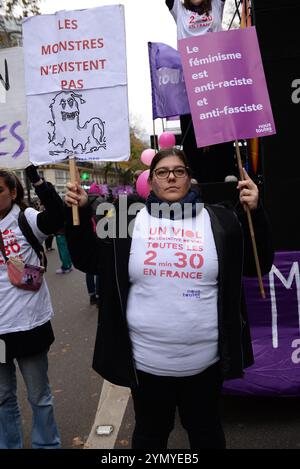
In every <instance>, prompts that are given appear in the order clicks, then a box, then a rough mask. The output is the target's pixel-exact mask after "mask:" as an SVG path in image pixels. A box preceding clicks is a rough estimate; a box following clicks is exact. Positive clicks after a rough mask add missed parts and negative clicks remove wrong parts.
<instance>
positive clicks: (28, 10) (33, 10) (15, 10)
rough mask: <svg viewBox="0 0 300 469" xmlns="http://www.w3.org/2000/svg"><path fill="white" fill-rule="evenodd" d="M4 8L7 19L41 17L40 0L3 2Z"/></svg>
mask: <svg viewBox="0 0 300 469" xmlns="http://www.w3.org/2000/svg"><path fill="white" fill-rule="evenodd" d="M2 3H3V7H4V11H5V15H6V16H7V17H10V18H11V17H14V18H19V19H20V18H23V17H26V16H30V15H39V14H40V9H39V4H40V0H3V1H2Z"/></svg>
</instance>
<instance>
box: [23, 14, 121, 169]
mask: <svg viewBox="0 0 300 469" xmlns="http://www.w3.org/2000/svg"><path fill="white" fill-rule="evenodd" d="M23 36H24V56H25V80H26V94H27V106H28V124H29V149H30V160H31V161H32V162H34V163H35V164H44V163H51V162H54V161H60V160H63V159H65V158H67V157H68V156H70V155H74V156H75V157H76V159H78V160H80V161H84V160H88V161H92V160H100V161H124V160H127V159H128V158H129V156H130V142H129V117H128V97H127V70H126V41H125V21H124V7H123V6H122V5H113V6H104V7H98V8H92V9H88V10H76V11H60V12H57V13H56V14H54V15H41V16H35V17H31V18H29V19H26V20H25V22H24V23H23Z"/></svg>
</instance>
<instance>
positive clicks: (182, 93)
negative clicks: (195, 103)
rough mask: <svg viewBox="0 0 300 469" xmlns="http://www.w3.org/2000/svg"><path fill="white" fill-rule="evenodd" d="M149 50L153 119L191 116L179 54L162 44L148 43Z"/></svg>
mask: <svg viewBox="0 0 300 469" xmlns="http://www.w3.org/2000/svg"><path fill="white" fill-rule="evenodd" d="M148 49H149V64H150V75H151V88H152V115H153V119H157V118H158V117H171V116H177V115H180V114H189V112H190V108H189V103H188V97H187V92H186V88H185V83H184V78H183V71H182V64H181V59H180V56H179V53H178V52H177V50H175V49H173V48H172V47H170V46H167V45H166V44H163V43H160V42H148Z"/></svg>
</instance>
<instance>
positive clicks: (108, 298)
mask: <svg viewBox="0 0 300 469" xmlns="http://www.w3.org/2000/svg"><path fill="white" fill-rule="evenodd" d="M244 176H245V180H244V181H240V182H239V183H238V188H239V190H240V201H241V203H242V204H247V205H248V206H249V208H250V210H251V211H252V213H253V221H254V225H255V230H256V236H257V245H258V252H259V256H260V260H261V268H262V272H264V273H265V272H266V271H269V270H270V268H271V266H272V260H273V251H272V248H271V245H270V236H269V229H268V224H267V222H266V219H265V216H264V211H263V209H262V208H261V207H258V189H257V186H256V185H255V183H254V182H253V181H252V180H251V179H250V178H249V176H248V175H247V173H246V172H245V173H244ZM149 184H150V186H151V189H152V191H151V193H150V195H149V197H148V198H147V201H146V206H144V207H142V206H141V204H139V205H138V206H135V208H133V204H131V205H130V206H129V208H128V212H127V214H126V211H125V209H124V208H123V202H122V203H121V201H120V204H119V207H118V208H117V210H112V212H114V213H115V215H112V216H111V217H110V218H108V219H107V222H108V224H109V225H110V226H111V223H112V224H113V223H115V224H116V226H115V229H114V228H113V227H112V229H111V232H110V234H109V232H106V233H104V232H103V233H102V232H101V230H98V227H97V233H98V236H99V238H97V236H96V235H95V233H94V232H93V228H92V225H91V223H90V221H89V220H90V217H91V210H90V209H91V208H90V207H89V206H88V197H87V194H86V193H85V191H84V189H83V188H81V187H80V185H79V184H78V183H74V184H73V183H69V184H68V186H67V187H68V191H67V193H66V196H65V201H66V203H67V205H69V206H70V207H71V206H72V205H77V206H79V209H80V219H81V225H80V226H76V227H74V226H73V225H72V221H71V213H72V211H71V210H69V211H68V214H67V225H66V235H67V239H68V244H69V249H70V254H71V257H72V260H73V262H74V265H75V266H76V267H77V268H79V269H80V270H82V271H84V272H93V273H100V274H101V279H103V298H102V302H101V305H100V314H99V323H98V329H97V338H96V345H95V352H94V362H93V367H94V369H95V370H96V371H97V372H98V373H99V374H101V375H102V376H103V377H104V378H105V379H107V380H108V381H111V382H112V383H114V384H117V385H121V386H129V387H131V390H132V397H133V403H134V409H135V420H136V425H135V430H134V433H133V438H132V448H135V449H151V450H162V449H166V448H167V443H168V438H169V434H170V432H171V430H172V428H173V426H174V419H175V410H176V407H178V410H179V415H180V419H181V422H182V425H183V427H184V428H185V429H186V430H187V432H188V436H189V440H190V446H191V448H192V449H194V450H199V449H208V448H210V449H212V448H215V449H216V448H219V449H220V448H224V447H225V438H224V432H223V429H222V425H221V421H220V416H219V408H218V403H219V398H220V394H221V388H222V381H223V379H231V378H237V377H241V376H242V374H243V369H244V368H246V367H248V366H250V365H251V364H252V363H253V353H252V348H251V341H250V335H249V325H248V321H247V313H246V306H245V302H244V300H243V294H242V274H243V271H244V273H246V274H247V275H252V276H253V275H255V273H256V270H255V262H254V259H253V256H252V255H251V248H252V246H251V237H250V234H249V230H248V228H247V216H246V213H245V211H244V210H243V208H242V206H240V211H239V213H238V216H237V214H236V213H235V212H234V211H233V209H232V208H230V207H226V206H224V205H218V206H212V205H207V206H206V205H205V206H204V205H203V204H202V203H201V200H200V199H199V193H198V191H197V190H195V189H193V188H192V187H191V176H190V169H189V167H188V165H187V160H186V158H185V155H184V153H183V152H182V151H181V150H178V149H176V148H169V149H164V150H161V151H159V152H158V153H157V154H156V155H155V156H154V158H153V160H152V163H151V166H150V175H149ZM99 208H101V206H100V207H99ZM107 209H108V207H107V206H106V210H107ZM138 210H139V213H137V211H138ZM126 215H127V216H126ZM101 233H102V234H101ZM244 252H245V254H244Z"/></svg>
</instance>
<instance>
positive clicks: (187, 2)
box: [183, 0, 212, 16]
mask: <svg viewBox="0 0 300 469" xmlns="http://www.w3.org/2000/svg"><path fill="white" fill-rule="evenodd" d="M211 2H212V0H203V2H202V3H201V4H200V5H193V4H192V2H191V0H184V1H183V6H184V7H185V8H186V9H187V10H190V11H194V12H195V13H198V14H199V15H203V14H204V13H206V15H207V16H208V15H209V13H210V12H211Z"/></svg>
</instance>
